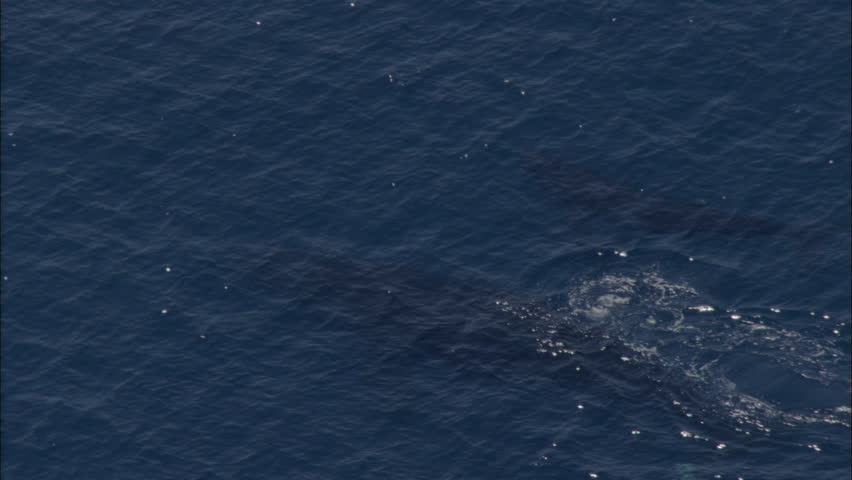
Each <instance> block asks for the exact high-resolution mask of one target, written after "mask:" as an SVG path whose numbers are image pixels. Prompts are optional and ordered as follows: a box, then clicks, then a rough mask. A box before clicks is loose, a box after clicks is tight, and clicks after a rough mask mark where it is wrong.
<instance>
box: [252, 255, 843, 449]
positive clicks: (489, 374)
mask: <svg viewBox="0 0 852 480" xmlns="http://www.w3.org/2000/svg"><path fill="white" fill-rule="evenodd" d="M317 243H323V242H317ZM589 254H590V255H593V253H592V252H589ZM619 258H620V257H617V256H612V259H611V260H610V261H606V260H605V262H607V263H605V264H603V265H602V266H601V267H599V268H601V271H595V270H591V271H586V272H573V273H572V274H571V277H572V278H566V282H567V283H569V284H571V285H573V286H569V287H566V289H565V292H564V293H563V294H559V295H556V296H553V297H549V298H535V297H534V295H529V294H527V295H524V294H523V293H520V294H519V293H517V292H512V291H510V290H509V289H506V288H501V287H500V286H499V285H494V284H492V283H491V282H489V281H487V280H484V279H483V278H482V276H481V275H478V274H476V273H473V272H470V271H468V270H466V269H464V268H463V267H460V266H452V265H437V266H436V265H425V266H424V265H422V264H414V263H412V264H405V263H393V262H389V263H388V262H383V261H381V260H377V259H376V258H375V254H374V253H371V254H369V255H358V254H357V253H355V252H354V251H352V250H347V249H342V250H337V249H323V248H319V247H317V246H316V245H303V246H295V247H277V248H272V249H270V250H269V251H267V252H266V253H264V254H262V255H259V256H258V257H256V258H255V259H254V261H253V262H246V263H244V265H245V264H247V265H250V266H251V267H250V269H249V271H248V273H247V275H246V276H245V278H243V280H242V281H241V283H242V284H243V285H244V286H246V287H249V288H251V289H254V290H257V291H258V293H259V294H260V295H261V296H262V297H274V298H276V299H278V300H279V301H280V302H281V303H282V306H283V307H284V308H285V309H286V310H288V311H291V312H295V313H294V314H295V315H298V316H300V317H304V318H307V319H308V320H309V323H308V325H310V326H311V327H313V328H317V329H320V330H322V331H328V332H338V333H340V332H343V333H345V334H346V335H347V336H351V337H347V338H352V337H354V338H358V339H359V342H361V343H362V344H365V345H368V346H369V350H370V351H371V352H372V353H371V355H375V356H376V357H377V358H378V359H379V362H380V363H381V364H383V365H390V366H393V368H412V369H413V370H414V371H416V370H417V367H418V365H424V364H428V365H436V364H440V365H442V366H443V367H442V368H446V371H447V375H461V376H463V377H465V378H468V377H469V378H472V379H477V380H479V379H482V378H492V379H495V380H497V381H501V382H507V383H508V384H510V385H517V384H518V383H525V382H529V381H536V382H549V383H550V382H552V383H553V385H554V386H555V387H557V388H564V389H565V390H566V391H574V390H575V389H576V388H578V385H581V384H584V383H583V382H586V383H585V384H586V385H591V384H595V385H605V384H612V383H613V382H614V383H616V384H618V385H620V386H621V387H623V388H624V389H623V391H624V392H626V393H625V395H644V396H651V397H660V398H661V399H662V400H664V401H663V402H662V403H668V404H670V405H674V406H673V407H672V408H673V409H684V408H687V407H686V406H689V408H693V409H694V411H704V412H717V413H716V415H717V417H716V418H714V419H710V418H706V420H707V428H710V425H711V424H716V425H718V426H720V427H721V428H723V430H724V429H725V428H727V431H728V433H730V432H731V430H736V431H739V430H741V429H742V428H744V424H743V422H745V424H746V425H750V426H751V427H752V428H756V429H760V428H763V425H764V424H767V423H769V422H771V421H775V420H777V421H779V422H782V423H791V424H793V423H796V422H799V421H808V422H814V421H817V422H826V423H834V424H841V425H844V426H846V427H848V426H849V422H850V420H849V418H848V416H849V415H848V412H847V411H846V410H838V411H834V410H830V409H829V410H825V411H822V410H821V411H819V412H817V411H816V410H814V409H812V408H810V407H811V406H813V405H812V404H811V403H807V402H810V400H807V399H805V400H806V403H807V406H808V407H809V411H808V412H807V413H806V414H803V413H801V412H798V411H797V410H798V409H799V408H800V407H802V406H796V408H793V409H792V410H789V411H786V410H780V409H778V408H776V407H775V406H773V405H772V404H771V402H764V401H762V400H760V399H759V398H757V397H756V396H754V395H752V393H754V394H755V395H758V396H760V395H762V394H763V393H765V394H767V395H771V394H772V392H757V393H755V392H743V391H740V390H737V389H733V390H732V389H731V387H730V385H731V384H732V382H731V381H730V380H729V379H728V378H727V377H726V373H725V372H724V368H721V367H719V369H718V371H717V369H716V368H709V369H708V368H707V365H714V364H715V363H716V362H717V361H718V362H722V363H724V362H725V361H726V359H725V356H726V355H728V354H726V353H724V352H725V351H726V349H727V348H728V346H729V345H730V346H731V348H735V347H736V345H739V344H743V345H752V347H750V348H758V346H759V348H760V349H763V350H765V353H764V354H765V355H768V357H767V358H770V359H772V362H762V363H760V364H761V365H763V367H762V368H767V369H769V370H772V375H774V376H775V377H776V378H779V379H780V378H784V379H786V380H784V381H801V378H800V377H802V378H803V377H805V376H814V375H816V376H820V375H823V374H822V373H820V372H823V371H825V370H826V369H828V370H835V369H836V365H835V364H834V363H832V362H837V361H840V360H842V358H843V354H842V352H839V351H836V348H834V347H832V346H831V345H823V344H821V343H820V342H818V341H816V340H813V339H809V338H807V337H803V336H801V335H794V334H791V332H787V331H784V330H782V329H780V328H778V327H774V326H773V325H772V324H767V323H766V322H765V320H764V319H763V316H764V315H766V312H769V309H768V308H754V309H752V311H744V310H741V311H738V312H737V315H736V316H735V317H733V318H736V321H733V320H732V319H731V318H732V317H731V314H729V313H727V311H726V310H725V309H724V308H723V307H717V308H712V307H710V306H708V305H705V304H704V303H701V302H704V301H705V300H704V299H702V298H701V297H700V295H699V294H698V293H697V292H695V291H694V289H693V288H692V287H690V286H689V285H681V284H679V283H677V282H670V281H668V280H667V279H666V278H665V277H664V276H661V275H659V274H657V273H654V272H652V271H648V270H651V269H648V268H632V269H629V270H621V268H622V267H620V265H622V263H621V262H620V260H619ZM684 261H685V260H684ZM805 314H806V313H804V312H789V315H799V316H801V315H805ZM774 315H778V314H774ZM651 317H653V318H655V319H656V320H655V321H654V323H648V319H649V318H651ZM669 326H671V327H672V328H671V329H670V328H669ZM767 332H768V333H767ZM695 335H698V337H695ZM768 339H769V340H768ZM771 339H775V340H771ZM779 339H780V340H779ZM772 342H776V343H777V342H781V343H780V344H778V345H776V344H775V343H772ZM703 345H704V346H703ZM788 351H795V352H801V353H800V354H798V355H797V356H795V357H791V358H787V357H789V354H788V353H784V352H788ZM720 352H721V353H720ZM775 352H781V353H780V354H776V353H775ZM826 352H829V353H831V354H833V355H827V354H826ZM730 355H731V357H730V358H732V360H731V361H734V362H735V358H734V355H735V354H734V353H731V354H730ZM811 357H813V358H811ZM713 359H715V360H713ZM708 362H709V363H708ZM773 364H777V366H772V367H768V366H767V365H773ZM756 365H757V364H756ZM769 370H767V371H769ZM579 371H582V372H583V374H582V375H579V376H578V374H577V372H579ZM696 372H701V374H700V376H699V377H700V378H697V377H696ZM841 377H842V376H841ZM844 381H845V380H844V379H843V378H833V377H832V378H829V377H825V378H821V379H819V380H818V381H814V382H811V383H809V384H808V385H807V388H805V386H803V388H804V389H805V390H808V391H810V392H811V393H814V392H817V391H821V392H823V394H824V395H825V396H826V397H827V398H828V397H831V400H832V401H834V400H836V398H835V397H836V395H835V394H836V391H838V385H840V384H843V385H845V383H843V382H844ZM847 383H848V382H847ZM628 387H629V388H628ZM620 391H622V390H621V388H620V389H618V390H617V391H615V392H611V393H612V394H614V395H619V394H620V393H619V392H620ZM803 391H804V390H803ZM625 401H629V399H627V398H626V399H625ZM826 405H829V406H830V405H833V403H831V402H829V403H827V404H826ZM820 408H822V406H820ZM743 412H746V413H745V415H746V417H745V418H744V417H743V415H744V413H743ZM675 414H677V412H675ZM799 419H805V420H799ZM750 422H751V423H750ZM728 433H724V431H717V435H723V436H724V435H728Z"/></svg>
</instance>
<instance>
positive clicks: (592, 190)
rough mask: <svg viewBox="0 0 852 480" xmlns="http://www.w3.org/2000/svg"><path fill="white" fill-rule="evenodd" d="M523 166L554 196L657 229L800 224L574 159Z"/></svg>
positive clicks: (772, 229) (773, 231)
mask: <svg viewBox="0 0 852 480" xmlns="http://www.w3.org/2000/svg"><path fill="white" fill-rule="evenodd" d="M523 165H524V169H525V170H526V171H527V173H528V174H529V175H530V176H531V177H533V178H534V179H535V180H536V181H537V182H538V183H539V184H540V185H542V186H543V187H544V188H545V191H546V192H547V193H548V195H550V196H551V197H553V198H556V199H558V200H560V201H561V202H563V203H565V204H567V205H569V206H577V207H582V208H587V209H592V210H594V211H595V212H599V213H600V214H601V215H606V216H608V217H610V218H618V219H619V220H620V222H621V223H623V224H627V225H636V226H638V227H639V228H642V229H645V230H647V231H651V232H655V233H684V234H692V233H714V234H725V235H731V234H738V235H744V236H754V235H779V234H780V235H789V236H792V237H797V236H798V233H797V230H796V229H793V228H791V227H790V226H788V225H786V224H784V223H782V222H778V221H775V220H773V219H769V218H763V217H759V216H752V215H744V214H739V213H735V212H730V211H725V210H721V209H718V208H714V207H712V206H709V205H704V204H700V203H697V202H694V203H689V202H686V203H685V202H678V201H674V200H670V199H668V198H665V197H662V196H657V195H653V194H649V193H645V192H642V191H641V190H640V189H638V188H636V187H634V186H631V185H627V184H623V183H619V182H617V181H615V180H613V179H611V178H609V177H607V176H605V175H603V174H601V173H599V172H596V171H594V170H592V169H589V168H586V167H583V166H581V165H578V164H576V163H573V162H569V161H565V160H560V159H558V158H555V157H549V156H545V155H526V156H524V157H523Z"/></svg>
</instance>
